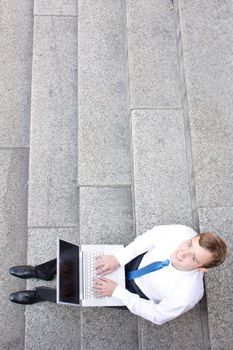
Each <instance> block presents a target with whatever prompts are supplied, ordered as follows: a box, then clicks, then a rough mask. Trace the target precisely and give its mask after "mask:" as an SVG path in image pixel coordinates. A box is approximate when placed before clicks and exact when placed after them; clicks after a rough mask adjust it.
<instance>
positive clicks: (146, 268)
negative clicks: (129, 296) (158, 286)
mask: <svg viewBox="0 0 233 350" xmlns="http://www.w3.org/2000/svg"><path fill="white" fill-rule="evenodd" d="M169 264H170V260H168V259H167V260H164V261H155V262H153V263H152V264H149V265H147V266H144V267H142V268H141V269H138V270H134V271H130V272H128V274H127V276H126V277H127V280H128V281H130V280H133V279H134V278H137V277H140V276H142V275H146V274H147V273H150V272H153V271H156V270H160V269H162V268H163V267H164V266H168V265H169Z"/></svg>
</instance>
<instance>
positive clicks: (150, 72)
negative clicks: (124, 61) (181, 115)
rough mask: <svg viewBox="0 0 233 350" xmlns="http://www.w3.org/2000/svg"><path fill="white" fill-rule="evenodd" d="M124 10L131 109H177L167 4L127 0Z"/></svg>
mask: <svg viewBox="0 0 233 350" xmlns="http://www.w3.org/2000/svg"><path fill="white" fill-rule="evenodd" d="M126 6H127V38H128V50H129V76H130V106H131V108H132V109H137V108H146V109H147V108H178V107H181V91H180V77H179V68H178V58H177V47H176V32H175V23H174V13H173V11H171V7H172V4H171V0H165V1H164V0H157V1H154V0H145V1H141V0H130V1H126Z"/></svg>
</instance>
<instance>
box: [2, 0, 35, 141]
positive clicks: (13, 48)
mask: <svg viewBox="0 0 233 350" xmlns="http://www.w3.org/2000/svg"><path fill="white" fill-rule="evenodd" d="M0 13H1V42H0V49H1V55H0V65H1V67H3V69H2V73H1V74H2V76H1V79H0V91H1V99H0V111H1V117H0V130H1V138H0V147H28V146H29V125H30V123H29V121H30V95H31V67H32V38H33V4H32V1H30V0H25V1H24V2H23V3H21V2H15V1H14V0H9V1H8V0H3V1H1V3H0Z"/></svg>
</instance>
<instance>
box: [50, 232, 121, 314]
mask: <svg viewBox="0 0 233 350" xmlns="http://www.w3.org/2000/svg"><path fill="white" fill-rule="evenodd" d="M123 247H124V246H123V245H92V244H83V245H76V244H73V243H70V242H67V241H64V240H61V239H59V238H57V304H67V305H73V306H91V307H95V306H122V305H124V304H123V303H122V302H121V301H119V300H117V299H115V298H113V297H100V296H98V295H97V293H96V292H95V291H94V289H93V279H94V278H96V276H95V274H96V270H95V260H96V257H97V256H100V255H113V254H114V253H116V252H117V251H119V250H120V249H122V248H123ZM104 277H107V278H110V279H112V280H113V281H114V282H116V283H117V284H119V285H120V286H122V287H123V288H125V269H124V266H120V267H119V268H118V269H117V270H115V271H113V272H112V273H110V274H108V275H105V276H104Z"/></svg>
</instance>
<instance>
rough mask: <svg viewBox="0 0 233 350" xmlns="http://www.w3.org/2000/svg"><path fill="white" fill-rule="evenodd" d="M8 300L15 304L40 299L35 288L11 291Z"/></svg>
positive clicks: (29, 302)
mask: <svg viewBox="0 0 233 350" xmlns="http://www.w3.org/2000/svg"><path fill="white" fill-rule="evenodd" d="M9 298H10V301H12V302H13V303H17V304H25V305H28V304H35V303H38V302H39V301H42V300H41V298H40V296H39V295H38V293H37V292H36V290H23V291H19V292H15V293H11V294H10V296H9Z"/></svg>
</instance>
